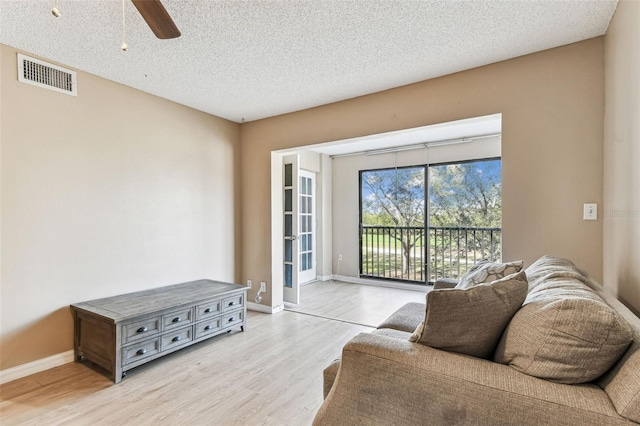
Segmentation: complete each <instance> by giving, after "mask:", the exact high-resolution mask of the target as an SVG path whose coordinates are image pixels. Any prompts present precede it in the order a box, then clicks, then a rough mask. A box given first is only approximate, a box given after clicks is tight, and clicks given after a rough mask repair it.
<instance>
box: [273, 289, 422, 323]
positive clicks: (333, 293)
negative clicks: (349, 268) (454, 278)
mask: <svg viewBox="0 0 640 426" xmlns="http://www.w3.org/2000/svg"><path fill="white" fill-rule="evenodd" d="M431 288H433V287H431V286H429V287H427V286H416V289H417V291H412V290H399V289H395V288H389V287H376V286H370V285H358V284H351V283H345V282H341V281H315V282H313V283H311V284H307V285H304V286H302V288H301V289H300V304H299V305H293V304H288V303H285V307H286V309H288V310H290V311H294V312H301V313H306V314H312V315H318V316H322V317H327V318H335V319H340V320H343V321H348V322H353V323H356V324H362V325H367V326H370V327H377V326H378V324H380V323H381V322H382V321H384V320H385V319H386V318H387V317H388V316H389V315H391V314H392V313H394V312H395V311H396V310H397V309H398V308H400V307H401V306H402V305H404V304H405V303H409V302H421V303H424V302H425V294H426V293H427V291H428V290H429V289H431Z"/></svg>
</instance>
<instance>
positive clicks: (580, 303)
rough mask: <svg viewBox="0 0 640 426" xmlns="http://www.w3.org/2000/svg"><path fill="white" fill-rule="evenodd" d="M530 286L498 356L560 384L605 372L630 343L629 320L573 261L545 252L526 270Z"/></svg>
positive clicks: (515, 365) (523, 369)
mask: <svg viewBox="0 0 640 426" xmlns="http://www.w3.org/2000/svg"><path fill="white" fill-rule="evenodd" d="M526 273H527V276H528V277H529V276H530V277H532V279H533V282H532V283H530V287H531V290H530V291H529V294H528V295H527V298H526V300H525V302H524V305H523V306H522V308H521V309H520V310H519V311H518V312H517V313H516V314H515V315H514V317H513V318H512V320H511V322H510V323H509V325H508V326H507V329H506V330H505V332H504V334H503V336H502V338H501V339H500V343H499V344H498V348H497V349H496V353H495V356H494V360H495V361H496V362H500V363H503V364H508V365H510V366H512V367H513V368H515V369H517V370H519V371H521V372H522V373H525V374H528V375H531V376H535V377H539V378H542V379H547V380H553V381H555V382H559V383H568V384H575V383H585V382H589V381H592V380H594V379H596V378H598V377H599V376H601V375H602V374H604V373H605V372H606V371H607V370H608V369H609V368H611V366H612V365H613V364H614V363H615V362H616V361H617V360H618V359H619V358H620V357H621V356H622V354H623V353H624V352H625V350H626V348H627V346H629V344H630V343H631V340H632V334H631V330H630V329H629V325H628V324H627V323H626V321H625V320H624V319H623V318H622V317H621V316H620V314H618V313H617V312H616V311H615V310H614V309H613V308H611V307H610V306H609V305H607V304H606V303H605V302H604V301H603V300H602V299H601V298H600V297H598V295H597V294H595V293H594V292H593V291H592V290H591V289H590V288H589V287H588V286H587V285H585V284H584V283H583V281H586V280H587V279H586V277H584V276H583V275H582V274H580V272H579V271H578V270H577V268H575V266H573V264H572V263H571V262H569V261H564V262H563V261H562V259H559V258H553V257H546V258H544V259H541V260H540V261H538V262H536V263H534V264H533V265H532V266H531V267H530V268H527V270H526Z"/></svg>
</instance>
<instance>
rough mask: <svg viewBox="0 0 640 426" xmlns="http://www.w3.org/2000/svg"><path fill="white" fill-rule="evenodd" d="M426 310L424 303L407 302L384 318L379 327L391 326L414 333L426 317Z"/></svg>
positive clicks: (391, 327)
mask: <svg viewBox="0 0 640 426" xmlns="http://www.w3.org/2000/svg"><path fill="white" fill-rule="evenodd" d="M424 311H425V304H424V303H416V302H411V303H407V304H405V305H403V306H402V307H401V308H400V309H398V310H397V311H395V312H394V313H393V314H391V316H390V317H389V318H387V319H386V320H384V321H383V322H382V323H381V324H380V325H379V326H378V329H384V328H390V329H394V330H400V331H406V332H409V333H413V331H414V330H415V329H416V327H417V326H418V325H419V324H420V322H421V321H422V320H423V319H424Z"/></svg>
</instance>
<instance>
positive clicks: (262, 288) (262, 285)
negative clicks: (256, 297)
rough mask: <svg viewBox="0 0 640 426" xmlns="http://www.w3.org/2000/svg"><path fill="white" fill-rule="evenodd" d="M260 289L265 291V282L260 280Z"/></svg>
mask: <svg viewBox="0 0 640 426" xmlns="http://www.w3.org/2000/svg"><path fill="white" fill-rule="evenodd" d="M260 291H267V283H266V282H264V281H260Z"/></svg>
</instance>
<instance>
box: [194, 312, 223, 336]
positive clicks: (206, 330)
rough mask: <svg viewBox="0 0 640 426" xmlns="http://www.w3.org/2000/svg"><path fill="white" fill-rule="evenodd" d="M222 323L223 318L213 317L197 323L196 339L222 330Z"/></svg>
mask: <svg viewBox="0 0 640 426" xmlns="http://www.w3.org/2000/svg"><path fill="white" fill-rule="evenodd" d="M221 324H222V318H220V317H218V318H212V319H210V320H207V321H203V322H199V323H198V324H196V339H199V338H201V337H202V336H206V335H208V334H211V333H215V332H216V331H218V330H220V329H221V328H222V327H221Z"/></svg>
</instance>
